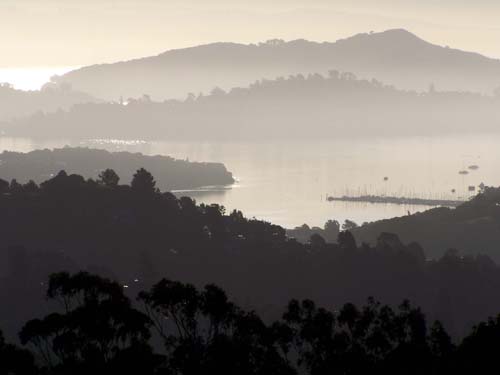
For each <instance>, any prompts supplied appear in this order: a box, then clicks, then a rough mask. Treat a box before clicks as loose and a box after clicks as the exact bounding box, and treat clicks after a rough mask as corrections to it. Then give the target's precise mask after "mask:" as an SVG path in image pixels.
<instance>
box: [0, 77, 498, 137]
mask: <svg viewBox="0 0 500 375" xmlns="http://www.w3.org/2000/svg"><path fill="white" fill-rule="evenodd" d="M499 104H500V98H499V97H491V96H484V95H480V94H472V93H462V92H440V91H434V90H430V91H428V92H426V93H418V92H415V91H403V90H398V89H396V88H394V87H392V86H387V85H384V84H382V83H381V82H379V81H375V80H371V81H368V80H360V79H356V77H355V76H354V75H353V74H351V73H339V72H337V71H331V72H330V73H329V76H328V77H324V76H322V75H319V74H314V75H309V76H307V77H305V76H303V75H296V76H292V77H290V78H288V79H284V78H283V79H276V80H272V81H268V80H263V81H258V82H256V83H255V84H252V85H251V86H250V87H247V88H236V89H232V90H231V91H229V92H225V91H223V90H220V89H219V90H215V91H214V92H213V93H212V94H211V95H208V96H199V97H191V98H188V99H187V100H185V101H178V100H170V101H165V102H154V101H151V100H149V99H147V98H145V99H141V100H131V101H129V102H128V103H127V104H126V105H124V104H118V103H101V104H81V105H76V106H74V107H72V108H71V109H70V110H69V111H59V112H57V113H52V114H46V115H39V116H34V117H32V118H29V119H23V120H19V121H14V122H10V123H3V124H0V128H1V129H2V130H3V131H4V132H5V133H6V134H9V135H19V136H30V137H34V136H39V137H47V136H48V137H51V136H52V137H54V136H56V137H61V136H64V137H84V138H88V137H90V138H96V137H98V138H116V137H121V138H129V139H157V138H163V139H183V140H210V139H212V140H213V139H217V140H222V139H228V140H234V139H245V140H248V139H257V140H259V139H269V138H274V139H284V138H285V139H286V138H301V139H302V138H304V137H309V138H324V137H338V136H381V135H383V136H385V137H388V136H391V135H397V136H401V135H435V134H451V133H467V132H475V133H478V132H498V131H499V130H500V105H499Z"/></svg>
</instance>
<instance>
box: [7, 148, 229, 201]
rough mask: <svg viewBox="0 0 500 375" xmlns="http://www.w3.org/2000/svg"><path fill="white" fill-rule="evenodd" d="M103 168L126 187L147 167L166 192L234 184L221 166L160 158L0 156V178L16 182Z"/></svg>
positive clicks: (90, 174) (86, 152)
mask: <svg viewBox="0 0 500 375" xmlns="http://www.w3.org/2000/svg"><path fill="white" fill-rule="evenodd" d="M106 168H110V169H113V170H114V171H115V172H116V173H117V174H118V175H119V176H120V177H121V178H122V182H123V183H127V184H129V183H130V181H131V180H132V175H133V174H134V173H135V171H136V170H137V169H139V168H146V169H147V170H149V171H151V172H152V173H154V175H155V176H156V177H157V183H158V187H159V188H161V189H162V190H166V191H169V190H179V189H193V188H198V187H202V186H215V185H229V184H232V183H234V179H233V177H232V174H231V173H230V172H228V171H227V170H226V167H225V166H224V165H223V164H219V163H196V162H189V161H185V160H176V159H173V158H171V157H168V156H160V155H156V156H146V155H142V154H140V153H130V152H108V151H104V150H95V149H88V148H69V147H66V148H61V149H54V150H36V151H31V152H28V153H19V152H9V151H4V152H3V153H2V154H0V178H2V179H4V180H8V181H10V180H12V179H16V180H17V181H18V182H20V183H26V182H28V181H29V180H30V179H32V180H34V181H35V182H36V183H40V182H43V181H45V180H47V179H48V178H50V177H53V176H55V175H56V174H57V173H58V172H59V171H60V170H61V169H64V170H66V171H67V172H70V173H77V174H80V175H82V176H84V177H85V178H94V179H95V178H97V177H98V175H99V173H101V172H102V171H103V170H104V169H106Z"/></svg>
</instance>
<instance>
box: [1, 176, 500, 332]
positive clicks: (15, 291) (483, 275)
mask: <svg viewBox="0 0 500 375" xmlns="http://www.w3.org/2000/svg"><path fill="white" fill-rule="evenodd" d="M112 175H113V174H112V173H109V176H112ZM109 176H108V177H109ZM113 181H115V182H116V180H113V179H112V178H104V179H100V180H97V181H96V180H85V179H84V178H83V177H81V176H78V175H68V174H67V173H65V172H60V173H58V174H57V176H55V177H54V178H52V179H50V180H48V181H46V182H44V183H42V184H40V186H37V185H36V184H34V183H32V182H31V183H27V184H25V185H21V184H19V183H16V182H12V183H11V184H8V183H6V182H5V181H2V180H0V192H1V193H0V212H1V215H0V275H1V276H0V298H2V300H4V301H9V308H8V309H1V310H0V326H1V327H4V328H5V329H7V328H8V327H15V328H16V329H18V327H19V326H20V323H21V322H24V321H26V320H27V319H29V318H32V316H33V315H32V311H39V310H40V309H42V308H41V307H40V302H41V299H42V296H43V292H42V290H45V289H46V287H45V286H44V284H43V283H44V282H45V280H46V278H47V276H48V274H49V273H51V272H56V271H59V270H68V271H70V272H74V271H79V270H87V271H89V272H94V273H98V274H100V275H103V276H107V277H113V278H114V279H117V280H120V281H121V283H122V285H127V286H128V288H127V293H132V295H133V294H134V293H137V292H138V291H140V290H144V289H146V288H148V287H149V286H150V285H151V284H152V283H154V282H156V281H157V280H159V279H160V278H162V277H168V278H170V279H173V280H180V281H183V282H191V283H194V284H195V285H197V286H202V285H205V284H207V283H216V284H218V285H220V286H221V287H223V288H224V289H226V290H227V291H228V293H229V294H230V295H231V296H232V297H233V298H234V299H235V301H237V302H238V303H239V304H240V305H242V307H244V308H247V307H248V308H249V309H257V311H259V312H260V313H262V314H263V316H264V317H277V316H278V315H279V314H280V313H281V309H282V307H283V306H285V304H286V303H287V302H288V301H289V300H290V299H291V298H299V299H304V298H311V299H314V300H316V301H317V302H318V303H319V304H321V305H325V306H339V305H341V304H343V303H345V302H352V303H356V304H362V303H364V302H365V301H366V299H367V298H368V297H370V296H374V297H375V298H377V299H378V300H380V301H381V302H382V303H388V304H391V305H395V304H399V303H400V302H401V301H402V300H404V299H410V300H411V301H413V303H415V304H416V305H418V306H421V307H422V309H423V311H425V312H426V313H428V314H429V317H430V318H431V319H435V318H438V319H440V320H442V321H443V322H444V323H445V325H446V327H447V328H448V329H449V330H450V331H451V332H452V333H453V334H454V335H461V334H463V333H464V332H465V331H464V330H465V329H466V328H467V327H468V326H470V323H471V322H477V321H480V320H483V319H486V318H487V317H488V316H491V315H493V314H496V313H497V312H498V311H500V300H499V299H498V298H497V294H498V289H499V288H500V268H499V266H498V265H496V264H495V263H494V262H493V261H492V260H491V259H490V258H489V257H487V256H484V255H483V256H481V255H477V256H468V257H461V256H460V254H457V253H455V252H447V253H446V254H445V255H444V256H443V257H440V258H438V259H435V260H431V261H430V260H428V259H427V257H426V255H425V252H424V250H423V249H422V248H421V247H420V246H419V245H418V244H416V243H410V244H408V245H407V244H404V243H403V242H401V241H400V240H399V238H398V237H397V236H396V235H392V234H388V233H384V234H381V235H379V237H378V239H377V242H376V244H374V245H373V246H368V245H361V246H358V245H357V244H356V242H355V241H354V238H353V237H352V235H351V234H350V233H349V232H341V233H340V234H339V236H338V241H337V242H338V243H335V244H328V243H326V242H325V240H324V239H322V238H321V237H320V236H317V235H316V236H312V237H311V239H310V241H309V243H307V244H301V243H298V242H297V241H295V240H293V239H290V238H288V237H287V236H286V234H285V230H284V229H283V228H281V227H279V226H276V225H273V224H271V223H266V222H262V221H258V220H255V219H247V218H245V217H244V216H243V214H242V213H241V212H238V211H234V212H231V213H230V214H228V213H226V212H225V210H224V208H223V207H221V206H218V205H210V206H207V205H196V204H195V202H194V201H193V200H192V199H190V198H185V197H184V198H180V199H178V198H176V197H175V196H174V195H172V194H170V193H161V192H159V191H158V190H157V188H156V186H155V182H154V179H153V177H152V176H151V175H150V174H149V173H148V172H147V171H145V170H139V171H138V172H137V173H136V174H135V175H134V178H133V180H132V183H131V185H130V186H128V185H118V184H116V183H113ZM432 224H433V225H434V228H435V229H434V230H435V232H438V231H439V230H441V229H440V228H441V227H440V226H439V225H436V222H433V223H432ZM492 228H493V227H492ZM442 230H443V231H444V233H445V234H446V233H447V232H446V231H447V228H446V227H445V226H443V228H442ZM492 230H497V228H493V229H492ZM497 232H498V230H497ZM471 235H473V234H471ZM492 243H493V242H492ZM482 250H483V248H482V246H481V243H479V242H478V247H477V251H478V252H481V251H482ZM40 313H43V311H40Z"/></svg>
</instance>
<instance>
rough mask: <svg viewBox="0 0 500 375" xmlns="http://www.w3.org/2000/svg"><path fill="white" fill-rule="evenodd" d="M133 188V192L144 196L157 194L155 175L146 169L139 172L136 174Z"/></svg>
mask: <svg viewBox="0 0 500 375" xmlns="http://www.w3.org/2000/svg"><path fill="white" fill-rule="evenodd" d="M131 186H132V189H133V190H135V191H137V192H140V193H143V194H153V193H155V192H157V189H156V182H155V179H154V177H153V175H152V174H151V173H149V172H148V171H147V170H145V169H144V168H141V169H139V170H137V172H136V173H135V174H134V177H133V178H132V183H131Z"/></svg>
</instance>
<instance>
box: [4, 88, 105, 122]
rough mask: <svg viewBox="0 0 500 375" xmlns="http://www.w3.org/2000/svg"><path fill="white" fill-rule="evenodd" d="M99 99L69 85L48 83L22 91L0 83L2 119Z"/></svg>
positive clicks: (52, 110)
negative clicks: (38, 88) (34, 89)
mask: <svg viewBox="0 0 500 375" xmlns="http://www.w3.org/2000/svg"><path fill="white" fill-rule="evenodd" d="M97 101H98V100H97V99H95V98H93V97H92V96H90V95H88V94H84V93H82V92H78V91H73V90H71V89H70V88H69V87H67V85H61V87H57V86H56V85H47V86H46V87H45V88H44V89H43V90H40V91H22V90H16V89H14V88H12V87H11V86H9V85H8V84H0V103H1V105H0V121H5V120H11V119H14V118H20V117H26V116H31V115H33V114H34V113H37V112H55V111H57V110H59V109H61V110H63V109H69V108H71V106H72V105H74V104H76V103H92V102H97Z"/></svg>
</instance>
